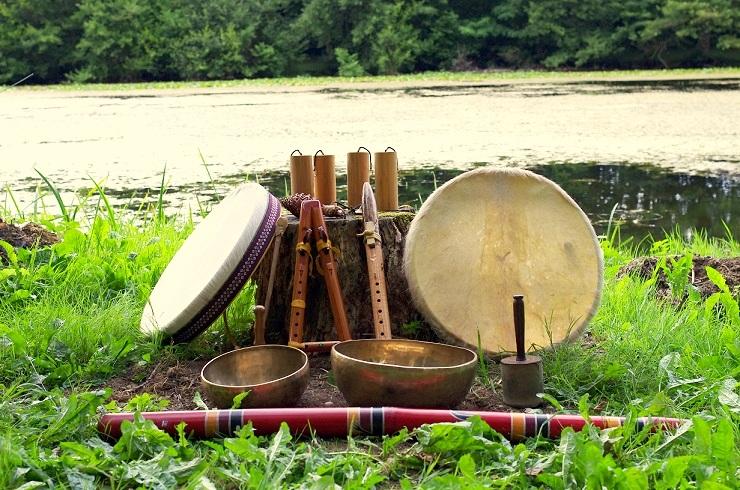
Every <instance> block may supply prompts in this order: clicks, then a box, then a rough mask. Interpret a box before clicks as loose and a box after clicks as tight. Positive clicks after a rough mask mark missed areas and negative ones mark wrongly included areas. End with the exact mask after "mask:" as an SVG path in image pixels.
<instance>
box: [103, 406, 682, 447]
mask: <svg viewBox="0 0 740 490" xmlns="http://www.w3.org/2000/svg"><path fill="white" fill-rule="evenodd" d="M141 416H142V417H143V418H144V419H145V420H151V421H152V422H153V423H154V425H156V426H157V427H159V428H160V429H162V430H164V431H166V432H168V433H169V434H171V435H173V436H176V435H177V426H178V424H179V423H180V422H184V423H185V425H186V427H185V434H187V435H188V436H190V437H192V438H195V439H207V438H212V437H228V436H231V435H233V434H235V433H236V431H237V429H239V428H240V427H244V426H246V425H247V424H249V423H251V424H252V427H253V428H254V431H255V433H256V434H258V435H266V434H274V433H276V432H277V431H278V430H280V424H281V423H283V422H285V423H286V424H287V425H288V427H289V428H290V431H291V433H293V434H295V435H298V436H306V437H311V436H312V435H314V434H315V435H316V436H319V437H346V436H347V435H361V434H366V435H385V434H394V433H396V432H398V431H400V430H401V429H403V428H407V429H409V430H413V429H416V428H417V427H420V426H422V425H424V424H434V423H441V422H462V421H464V420H466V419H468V418H469V417H473V416H478V417H480V418H481V419H482V420H483V421H484V422H486V423H487V424H488V425H489V426H491V428H492V429H494V430H495V431H496V432H498V433H500V434H501V435H503V436H504V437H506V438H507V439H510V440H512V441H519V440H522V439H525V438H527V437H544V438H550V439H555V438H558V437H560V435H561V433H562V432H563V429H565V428H567V427H570V428H572V429H573V430H575V431H580V430H582V429H584V428H585V427H587V426H588V425H589V421H587V420H586V419H584V418H583V417H582V416H580V415H557V414H530V413H512V412H477V411H467V410H465V411H463V410H433V409H414V408H395V407H374V408H373V407H368V408H359V407H347V408H252V409H239V410H188V411H178V412H176V411H172V412H143V413H141ZM133 419H134V414H133V413H112V414H106V415H103V417H102V418H101V419H100V421H99V422H98V431H99V432H100V433H101V435H103V436H104V437H108V438H111V439H118V438H119V437H121V423H122V422H123V421H124V420H129V421H131V420H133ZM628 420H629V419H627V418H625V417H599V416H592V417H590V423H591V424H592V425H593V426H595V427H598V428H600V429H608V428H611V427H619V426H621V425H624V424H625V423H626V422H627V421H628ZM631 422H632V423H633V424H635V426H636V428H637V429H638V430H641V429H643V428H644V427H650V429H651V430H652V431H657V430H661V429H668V430H671V429H677V428H678V427H680V426H681V425H683V424H684V423H686V422H687V420H683V419H676V418H667V417H639V418H634V419H631Z"/></svg>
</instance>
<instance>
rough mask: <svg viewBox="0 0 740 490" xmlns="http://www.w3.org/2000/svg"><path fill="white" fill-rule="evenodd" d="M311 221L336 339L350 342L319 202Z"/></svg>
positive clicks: (335, 265)
mask: <svg viewBox="0 0 740 490" xmlns="http://www.w3.org/2000/svg"><path fill="white" fill-rule="evenodd" d="M311 221H312V223H313V236H314V239H315V240H316V248H317V249H318V252H317V254H316V260H317V261H318V263H319V273H320V274H321V275H322V276H324V282H325V283H326V294H328V295H329V305H330V306H331V313H332V316H333V317H334V327H335V328H336V331H337V337H338V338H339V340H352V334H351V333H350V331H349V323H348V322H347V313H346V310H345V309H344V300H343V299H342V288H341V287H340V286H339V276H338V275H337V259H336V257H334V251H333V250H332V246H331V240H329V234H328V232H327V230H326V223H325V222H324V214H323V212H322V210H321V203H320V202H319V201H315V204H314V205H313V207H312V208H311Z"/></svg>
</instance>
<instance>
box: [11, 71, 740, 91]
mask: <svg viewBox="0 0 740 490" xmlns="http://www.w3.org/2000/svg"><path fill="white" fill-rule="evenodd" d="M717 76H722V77H737V76H740V67H730V68H687V69H672V70H609V71H540V70H511V71H509V70H502V71H472V72H446V71H438V72H423V73H413V74H407V75H392V76H390V75H385V76H380V75H378V76H362V77H339V76H336V77H326V76H324V77H307V76H299V77H290V78H288V77H280V78H259V79H245V80H207V81H191V82H187V81H178V82H141V83H84V84H76V83H64V84H59V85H26V86H22V87H15V88H13V89H10V90H37V89H42V90H48V89H52V90H69V91H79V90H141V89H196V88H233V87H284V86H287V87H311V86H327V85H336V84H366V83H393V82H396V83H418V82H499V81H500V82H506V81H517V80H534V79H547V80H575V81H578V80H583V81H586V80H604V79H609V78H630V79H636V80H639V79H652V78H658V79H671V78H684V77H694V78H703V77H717Z"/></svg>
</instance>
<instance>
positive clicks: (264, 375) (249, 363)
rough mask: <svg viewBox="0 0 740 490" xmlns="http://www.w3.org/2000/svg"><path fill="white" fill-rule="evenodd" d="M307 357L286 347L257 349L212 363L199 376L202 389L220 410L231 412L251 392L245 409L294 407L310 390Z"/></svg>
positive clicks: (273, 346) (232, 354)
mask: <svg viewBox="0 0 740 490" xmlns="http://www.w3.org/2000/svg"><path fill="white" fill-rule="evenodd" d="M308 377H309V376H308V357H307V356H306V354H305V353H304V352H303V351H302V350H300V349H296V348H295V347H289V346H287V345H256V346H253V347H245V348H243V349H237V350H233V351H231V352H227V353H226V354H221V355H220V356H218V357H216V358H214V359H212V360H211V361H210V362H209V363H208V364H206V365H205V366H203V370H202V371H201V372H200V379H201V386H202V387H203V391H205V392H206V394H207V395H208V399H209V400H211V401H212V402H213V403H214V404H215V405H216V406H217V407H218V408H231V406H232V403H233V400H234V397H235V396H236V395H238V394H239V393H243V392H245V391H248V392H249V394H248V395H247V396H246V397H245V398H244V399H243V400H242V402H241V407H242V408H261V407H287V406H292V405H295V404H296V403H297V402H298V399H299V398H300V397H301V395H302V394H303V392H304V391H305V390H306V386H308Z"/></svg>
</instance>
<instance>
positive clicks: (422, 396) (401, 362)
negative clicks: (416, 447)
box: [331, 339, 478, 408]
mask: <svg viewBox="0 0 740 490" xmlns="http://www.w3.org/2000/svg"><path fill="white" fill-rule="evenodd" d="M477 360H478V356H477V355H476V354H475V352H473V351H471V350H469V349H465V348H463V347H455V346H452V345H445V344H434V343H431V342H420V341H416V340H402V339H394V340H375V339H368V340H349V341H347V342H342V343H339V344H337V345H335V346H334V347H333V348H332V350H331V366H332V370H333V372H334V379H335V380H336V382H337V386H338V387H339V391H341V392H342V395H344V398H345V399H346V400H347V403H348V404H349V405H351V406H360V407H374V406H396V407H446V408H451V407H454V406H455V405H457V404H458V403H460V402H461V401H462V400H463V398H465V396H466V395H467V394H468V391H469V390H470V385H471V384H472V383H473V378H474V377H475V368H476V363H477Z"/></svg>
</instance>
